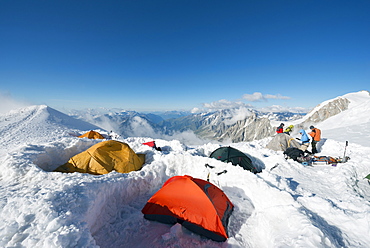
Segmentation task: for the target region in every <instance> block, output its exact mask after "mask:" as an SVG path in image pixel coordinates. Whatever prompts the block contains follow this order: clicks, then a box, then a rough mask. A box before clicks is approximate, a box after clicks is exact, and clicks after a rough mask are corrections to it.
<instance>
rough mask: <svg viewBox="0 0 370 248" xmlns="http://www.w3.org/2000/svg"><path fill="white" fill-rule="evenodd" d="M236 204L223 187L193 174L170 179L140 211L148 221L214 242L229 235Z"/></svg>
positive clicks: (222, 239) (223, 239)
mask: <svg viewBox="0 0 370 248" xmlns="http://www.w3.org/2000/svg"><path fill="white" fill-rule="evenodd" d="M233 208H234V205H233V204H232V203H231V201H230V200H229V198H228V197H227V196H226V195H225V194H224V192H223V191H222V190H220V189H219V188H217V187H216V186H215V185H213V184H212V183H210V182H207V181H204V180H202V179H197V178H193V177H191V176H187V175H185V176H175V177H172V178H170V179H168V180H167V181H166V182H165V183H164V184H163V186H162V188H161V189H160V190H158V191H157V192H156V193H155V194H154V195H153V196H152V197H151V198H150V199H149V201H148V202H147V203H146V205H145V206H144V208H143V209H142V210H141V211H142V213H143V214H144V217H145V218H146V219H148V220H155V221H159V222H163V223H168V224H175V223H181V224H182V225H183V226H184V227H185V228H187V229H189V230H190V231H193V232H195V233H197V234H200V235H203V236H205V237H207V238H210V239H212V240H215V241H220V242H221V241H225V240H226V239H227V238H228V235H227V224H228V221H229V217H230V215H231V213H232V211H233Z"/></svg>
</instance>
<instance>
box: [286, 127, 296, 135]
mask: <svg viewBox="0 0 370 248" xmlns="http://www.w3.org/2000/svg"><path fill="white" fill-rule="evenodd" d="M293 127H294V126H293V125H289V126H288V127H287V128H285V130H284V133H286V134H288V135H290V133H291V132H292V131H293Z"/></svg>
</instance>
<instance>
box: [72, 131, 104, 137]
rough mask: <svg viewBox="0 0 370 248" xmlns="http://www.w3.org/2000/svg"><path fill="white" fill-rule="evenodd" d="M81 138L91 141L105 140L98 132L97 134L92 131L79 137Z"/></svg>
mask: <svg viewBox="0 0 370 248" xmlns="http://www.w3.org/2000/svg"><path fill="white" fill-rule="evenodd" d="M78 137H79V138H85V137H86V138H89V139H104V137H103V135H101V134H100V133H98V132H95V131H93V130H91V131H88V132H87V133H85V134H83V135H81V136H78Z"/></svg>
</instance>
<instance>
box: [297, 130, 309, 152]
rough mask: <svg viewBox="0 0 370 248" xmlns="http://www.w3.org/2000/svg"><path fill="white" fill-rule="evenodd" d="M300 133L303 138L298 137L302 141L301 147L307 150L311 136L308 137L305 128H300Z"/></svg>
mask: <svg viewBox="0 0 370 248" xmlns="http://www.w3.org/2000/svg"><path fill="white" fill-rule="evenodd" d="M299 134H300V135H301V138H300V139H298V140H300V141H301V147H300V148H299V149H301V150H302V151H304V152H305V151H307V148H308V146H309V145H310V138H308V135H307V133H306V131H305V130H303V129H301V130H299Z"/></svg>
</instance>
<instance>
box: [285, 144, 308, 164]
mask: <svg viewBox="0 0 370 248" xmlns="http://www.w3.org/2000/svg"><path fill="white" fill-rule="evenodd" d="M284 155H286V156H288V157H289V158H291V159H293V160H294V161H297V162H301V161H298V158H301V157H304V152H303V151H302V150H300V149H298V148H296V147H289V148H288V149H286V150H285V152H284ZM285 159H287V158H285Z"/></svg>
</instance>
